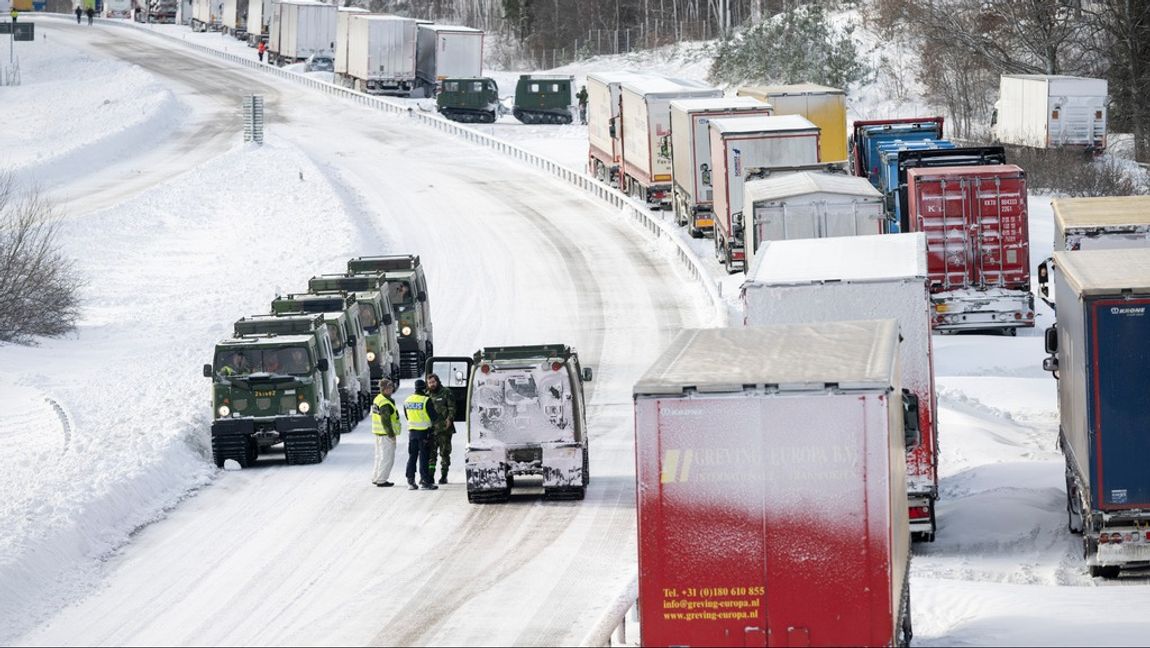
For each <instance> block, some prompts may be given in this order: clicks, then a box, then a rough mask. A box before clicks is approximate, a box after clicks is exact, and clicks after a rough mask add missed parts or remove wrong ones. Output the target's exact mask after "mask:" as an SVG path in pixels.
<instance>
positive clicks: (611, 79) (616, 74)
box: [587, 70, 650, 83]
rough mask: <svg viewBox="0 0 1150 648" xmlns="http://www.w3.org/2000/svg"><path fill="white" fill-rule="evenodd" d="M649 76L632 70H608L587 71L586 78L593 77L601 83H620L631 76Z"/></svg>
mask: <svg viewBox="0 0 1150 648" xmlns="http://www.w3.org/2000/svg"><path fill="white" fill-rule="evenodd" d="M641 76H650V75H645V74H643V73H642V72H635V71H632V70H611V71H609V72H588V73H587V78H588V79H595V80H596V81H599V82H601V83H621V82H623V81H626V80H627V79H630V78H632V77H641Z"/></svg>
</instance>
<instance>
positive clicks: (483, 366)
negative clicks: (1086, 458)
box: [479, 363, 491, 374]
mask: <svg viewBox="0 0 1150 648" xmlns="http://www.w3.org/2000/svg"><path fill="white" fill-rule="evenodd" d="M479 370H480V371H482V372H483V373H485V374H489V373H491V365H489V364H486V363H484V364H481V365H479Z"/></svg>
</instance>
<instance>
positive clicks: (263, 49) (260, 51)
mask: <svg viewBox="0 0 1150 648" xmlns="http://www.w3.org/2000/svg"><path fill="white" fill-rule="evenodd" d="M267 49H268V46H267V45H264V41H263V39H260V44H259V45H256V52H257V53H258V54H259V56H260V63H263V62H264V52H266V51H267Z"/></svg>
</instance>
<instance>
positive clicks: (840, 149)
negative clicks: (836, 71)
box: [736, 83, 847, 162]
mask: <svg viewBox="0 0 1150 648" xmlns="http://www.w3.org/2000/svg"><path fill="white" fill-rule="evenodd" d="M736 94H737V95H739V96H741V97H754V98H756V99H758V100H759V101H765V102H767V103H769V104H771V105H772V106H774V109H775V113H774V114H775V115H801V116H803V117H806V118H807V120H809V121H810V122H811V123H813V124H814V125H815V126H818V127H819V128H820V129H822V132H821V133H820V141H819V161H820V162H838V161H841V160H846V159H847V93H846V91H844V90H839V89H838V88H829V87H827V86H821V85H816V84H814V83H796V84H793V85H777V86H743V87H741V88H739V89H738V91H737V92H736Z"/></svg>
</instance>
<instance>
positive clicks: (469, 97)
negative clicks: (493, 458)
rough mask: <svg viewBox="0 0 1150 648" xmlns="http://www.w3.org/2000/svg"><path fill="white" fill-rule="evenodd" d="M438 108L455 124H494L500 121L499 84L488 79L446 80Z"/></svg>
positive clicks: (442, 81)
mask: <svg viewBox="0 0 1150 648" xmlns="http://www.w3.org/2000/svg"><path fill="white" fill-rule="evenodd" d="M435 109H436V110H438V111H439V114H441V115H443V116H444V117H446V118H447V119H450V120H451V121H457V122H463V123H468V124H472V123H482V124H491V123H494V122H495V120H496V119H498V118H499V112H500V104H499V85H498V84H496V83H495V79H490V78H487V77H464V78H457V79H442V80H441V81H440V83H439V93H438V94H437V95H436V97H435Z"/></svg>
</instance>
